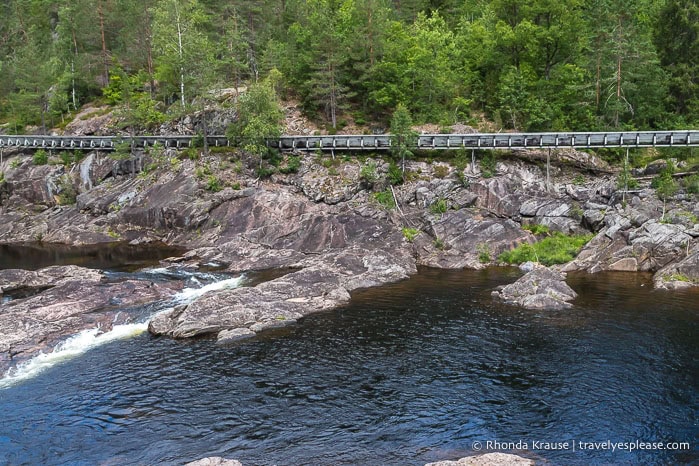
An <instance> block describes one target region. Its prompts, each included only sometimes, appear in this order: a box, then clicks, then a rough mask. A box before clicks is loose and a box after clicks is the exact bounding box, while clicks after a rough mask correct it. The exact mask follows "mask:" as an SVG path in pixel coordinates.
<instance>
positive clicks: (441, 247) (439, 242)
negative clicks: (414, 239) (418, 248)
mask: <svg viewBox="0 0 699 466" xmlns="http://www.w3.org/2000/svg"><path fill="white" fill-rule="evenodd" d="M432 244H433V245H434V247H435V248H437V249H439V250H440V251H443V250H444V248H445V247H446V244H444V240H442V239H441V238H435V239H434V242H433V243H432Z"/></svg>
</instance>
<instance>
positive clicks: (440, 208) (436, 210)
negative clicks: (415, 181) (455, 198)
mask: <svg viewBox="0 0 699 466" xmlns="http://www.w3.org/2000/svg"><path fill="white" fill-rule="evenodd" d="M447 210H449V205H448V204H447V201H446V199H441V198H440V199H437V200H436V201H435V202H434V203H433V204H432V205H431V206H430V212H432V213H433V214H443V213H445V212H446V211H447Z"/></svg>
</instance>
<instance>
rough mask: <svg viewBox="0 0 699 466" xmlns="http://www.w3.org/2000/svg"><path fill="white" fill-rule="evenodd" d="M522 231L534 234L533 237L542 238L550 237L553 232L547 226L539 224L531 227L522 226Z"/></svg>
mask: <svg viewBox="0 0 699 466" xmlns="http://www.w3.org/2000/svg"><path fill="white" fill-rule="evenodd" d="M522 230H527V231H530V232H532V234H533V235H536V236H541V235H548V234H549V233H550V232H551V230H550V229H549V227H547V226H546V225H539V224H538V223H530V224H529V225H522Z"/></svg>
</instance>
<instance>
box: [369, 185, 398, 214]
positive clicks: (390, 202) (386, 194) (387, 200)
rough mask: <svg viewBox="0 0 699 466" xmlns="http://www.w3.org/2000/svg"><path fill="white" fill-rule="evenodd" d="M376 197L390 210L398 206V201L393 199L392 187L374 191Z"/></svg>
mask: <svg viewBox="0 0 699 466" xmlns="http://www.w3.org/2000/svg"><path fill="white" fill-rule="evenodd" d="M374 199H376V200H377V201H378V203H379V204H381V205H382V206H384V207H385V208H386V209H389V210H390V209H393V208H395V207H396V201H395V200H394V199H393V193H392V192H391V190H390V189H386V190H385V191H379V192H378V193H374Z"/></svg>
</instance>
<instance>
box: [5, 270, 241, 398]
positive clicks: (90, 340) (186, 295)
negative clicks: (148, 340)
mask: <svg viewBox="0 0 699 466" xmlns="http://www.w3.org/2000/svg"><path fill="white" fill-rule="evenodd" d="M147 272H150V273H159V272H167V273H175V272H173V271H170V270H167V269H154V270H150V271H147ZM186 275H187V276H190V277H191V278H196V277H197V276H198V277H199V278H198V279H196V282H198V283H201V282H200V279H201V280H211V279H212V278H217V279H218V281H215V282H213V283H209V284H207V285H205V286H202V287H200V288H185V289H183V290H182V291H180V292H179V293H177V294H176V295H175V296H174V297H173V298H172V301H171V302H170V304H172V305H182V304H189V303H191V302H193V301H194V300H196V299H197V298H199V297H200V296H202V295H204V294H206V293H208V292H210V291H220V290H225V289H230V288H237V287H238V286H240V284H241V282H242V281H243V279H244V277H243V276H240V277H235V278H225V279H220V277H221V276H220V275H217V276H216V277H214V275H213V274H207V273H202V274H198V273H195V272H187V273H186ZM190 281H191V280H190ZM196 282H195V283H196ZM172 309H173V307H172V306H170V307H166V308H164V309H161V310H160V311H158V312H156V313H155V314H153V315H151V316H150V317H148V318H147V319H145V320H144V321H142V322H136V323H130V324H120V325H114V326H113V327H112V328H111V330H109V331H107V332H103V331H102V330H101V329H100V328H99V327H96V328H91V329H87V330H83V331H82V332H79V333H77V334H75V335H73V336H72V337H70V338H68V339H67V340H65V341H63V342H62V343H59V344H58V345H57V346H56V347H55V348H54V349H53V351H52V352H50V353H41V354H39V355H38V356H35V357H33V358H32V359H30V360H28V361H25V362H23V363H21V364H19V365H17V367H14V368H11V369H10V370H9V371H8V372H7V373H6V374H5V376H4V377H3V378H1V379H0V389H3V388H7V387H10V386H12V385H15V384H17V383H19V382H22V381H24V380H28V379H31V378H33V377H35V376H37V375H38V374H40V373H41V372H43V371H44V370H46V369H48V368H50V367H53V366H55V365H57V364H60V363H61V362H63V361H67V360H69V359H73V358H76V357H78V356H81V355H83V354H85V353H87V352H88V351H90V350H91V349H93V348H97V347H98V346H102V345H105V344H107V343H110V342H113V341H117V340H123V339H127V338H133V337H135V336H138V335H140V334H142V333H144V332H146V331H147V330H148V322H149V321H150V319H152V318H153V317H155V316H156V315H158V314H161V313H163V312H168V311H171V310H172Z"/></svg>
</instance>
